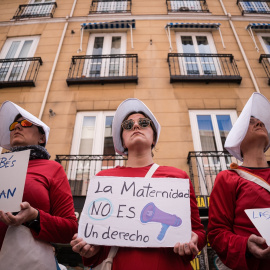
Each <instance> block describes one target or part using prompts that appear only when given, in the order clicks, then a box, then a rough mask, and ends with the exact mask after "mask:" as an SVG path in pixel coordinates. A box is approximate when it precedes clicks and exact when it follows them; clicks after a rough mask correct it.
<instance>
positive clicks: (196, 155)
mask: <svg viewBox="0 0 270 270" xmlns="http://www.w3.org/2000/svg"><path fill="white" fill-rule="evenodd" d="M232 162H234V163H237V164H239V163H240V161H239V160H237V159H236V158H235V157H233V156H232V155H231V154H229V153H228V152H227V151H200V152H199V151H196V152H194V151H193V152H189V153H188V157H187V164H188V165H189V176H190V180H191V182H192V184H193V187H194V190H195V194H196V195H210V194H211V191H212V189H213V186H214V182H215V179H216V176H217V174H218V173H219V172H221V171H223V170H227V169H229V168H230V164H231V163H232ZM239 165H240V164H239Z"/></svg>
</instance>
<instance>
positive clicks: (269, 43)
mask: <svg viewBox="0 0 270 270" xmlns="http://www.w3.org/2000/svg"><path fill="white" fill-rule="evenodd" d="M263 41H264V44H265V46H266V49H267V53H270V37H263Z"/></svg>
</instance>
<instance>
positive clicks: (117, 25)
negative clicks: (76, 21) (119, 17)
mask: <svg viewBox="0 0 270 270" xmlns="http://www.w3.org/2000/svg"><path fill="white" fill-rule="evenodd" d="M81 26H82V29H84V30H97V29H101V30H102V29H125V28H133V29H135V20H126V21H114V22H98V23H83V24H81ZM130 26H131V27H130Z"/></svg>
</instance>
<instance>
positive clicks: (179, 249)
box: [173, 232, 199, 256]
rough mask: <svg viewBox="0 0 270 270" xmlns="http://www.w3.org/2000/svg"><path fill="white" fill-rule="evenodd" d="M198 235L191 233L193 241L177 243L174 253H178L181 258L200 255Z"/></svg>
mask: <svg viewBox="0 0 270 270" xmlns="http://www.w3.org/2000/svg"><path fill="white" fill-rule="evenodd" d="M197 244H198V235H197V234H196V233H195V232H191V240H190V241H189V243H183V244H181V243H176V244H175V246H174V249H173V250H174V252H175V253H178V254H179V255H180V256H184V255H194V256H196V255H197V254H198V253H199V250H198V247H197Z"/></svg>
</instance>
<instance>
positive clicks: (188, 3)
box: [166, 0, 209, 13]
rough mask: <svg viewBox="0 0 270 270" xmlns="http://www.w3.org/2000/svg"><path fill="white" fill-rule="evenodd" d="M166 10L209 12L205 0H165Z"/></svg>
mask: <svg viewBox="0 0 270 270" xmlns="http://www.w3.org/2000/svg"><path fill="white" fill-rule="evenodd" d="M166 4H167V11H168V12H169V13H170V12H173V13H179V12H209V9H208V6H207V3H206V0H197V1H196V0H195V1H193V0H185V1H181V0H166Z"/></svg>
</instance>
